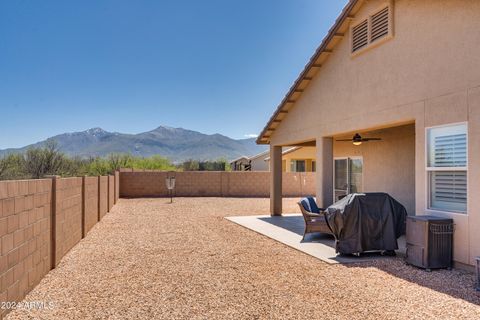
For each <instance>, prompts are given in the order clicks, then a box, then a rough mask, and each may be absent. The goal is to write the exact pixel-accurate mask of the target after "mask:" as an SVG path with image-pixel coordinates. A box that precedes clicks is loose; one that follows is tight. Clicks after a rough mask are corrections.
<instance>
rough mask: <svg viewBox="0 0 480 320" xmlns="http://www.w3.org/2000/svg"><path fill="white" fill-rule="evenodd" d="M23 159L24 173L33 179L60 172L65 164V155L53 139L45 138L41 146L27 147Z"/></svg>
mask: <svg viewBox="0 0 480 320" xmlns="http://www.w3.org/2000/svg"><path fill="white" fill-rule="evenodd" d="M24 159H25V161H24V169H25V173H27V174H28V175H29V176H30V177H31V178H34V179H40V178H43V177H44V176H45V175H58V174H61V173H62V166H63V167H64V166H65V164H66V157H65V155H64V154H63V153H61V152H60V151H59V149H58V145H57V143H56V142H55V141H54V140H47V141H46V142H45V145H44V147H43V148H31V149H28V150H27V152H26V153H25V156H24Z"/></svg>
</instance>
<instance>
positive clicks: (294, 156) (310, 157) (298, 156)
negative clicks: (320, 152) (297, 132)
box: [282, 147, 316, 172]
mask: <svg viewBox="0 0 480 320" xmlns="http://www.w3.org/2000/svg"><path fill="white" fill-rule="evenodd" d="M315 153H316V152H315V147H303V148H299V149H297V150H295V151H293V152H289V153H287V154H284V155H283V157H282V159H283V160H285V172H291V166H290V163H291V161H292V160H305V169H306V171H307V172H312V161H315Z"/></svg>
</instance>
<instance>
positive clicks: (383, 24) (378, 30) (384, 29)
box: [370, 7, 390, 42]
mask: <svg viewBox="0 0 480 320" xmlns="http://www.w3.org/2000/svg"><path fill="white" fill-rule="evenodd" d="M389 16H390V14H389V7H386V8H385V9H383V10H381V11H380V12H378V13H376V14H374V15H373V16H372V17H371V21H372V27H371V30H372V31H371V35H370V39H371V40H370V41H371V42H374V41H375V40H378V39H380V38H383V37H385V36H387V35H388V33H389V24H390V23H389Z"/></svg>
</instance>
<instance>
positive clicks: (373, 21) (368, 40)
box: [350, 4, 393, 55]
mask: <svg viewBox="0 0 480 320" xmlns="http://www.w3.org/2000/svg"><path fill="white" fill-rule="evenodd" d="M392 12H393V7H392V4H389V5H387V6H383V7H381V8H380V9H379V10H376V11H374V12H373V13H372V14H370V15H369V16H368V17H367V18H364V19H363V20H360V21H359V22H358V23H356V24H355V25H353V26H352V27H350V32H351V45H352V54H355V55H357V54H359V53H361V52H363V51H365V50H368V48H370V47H372V46H373V45H377V44H379V43H381V42H383V41H385V40H388V39H390V38H392V37H393V30H392V29H393V24H392V19H393V14H392Z"/></svg>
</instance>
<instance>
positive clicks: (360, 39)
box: [352, 20, 368, 52]
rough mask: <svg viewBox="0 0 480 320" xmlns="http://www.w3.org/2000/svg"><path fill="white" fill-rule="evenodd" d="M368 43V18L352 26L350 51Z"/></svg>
mask: <svg viewBox="0 0 480 320" xmlns="http://www.w3.org/2000/svg"><path fill="white" fill-rule="evenodd" d="M367 45H368V20H364V21H363V22H361V23H360V24H358V25H356V26H355V27H353V28H352V52H355V51H358V50H360V49H362V48H363V47H366V46H367Z"/></svg>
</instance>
